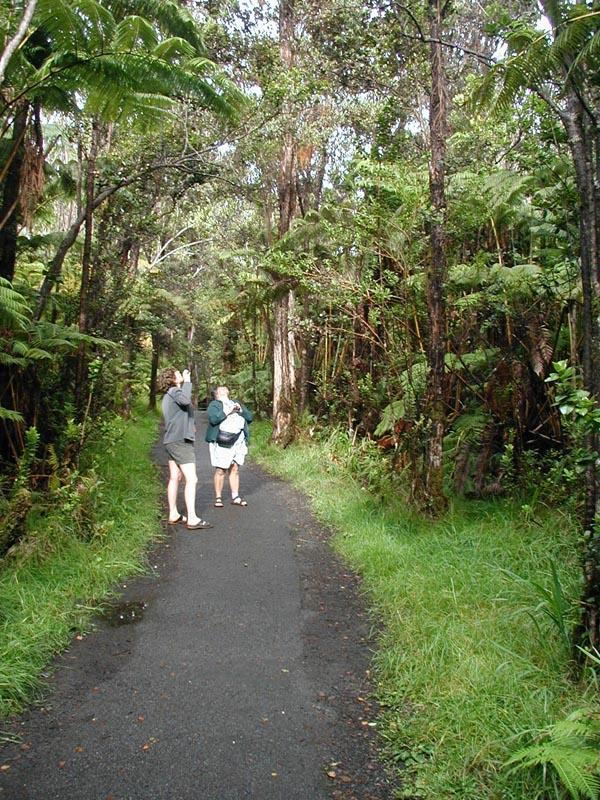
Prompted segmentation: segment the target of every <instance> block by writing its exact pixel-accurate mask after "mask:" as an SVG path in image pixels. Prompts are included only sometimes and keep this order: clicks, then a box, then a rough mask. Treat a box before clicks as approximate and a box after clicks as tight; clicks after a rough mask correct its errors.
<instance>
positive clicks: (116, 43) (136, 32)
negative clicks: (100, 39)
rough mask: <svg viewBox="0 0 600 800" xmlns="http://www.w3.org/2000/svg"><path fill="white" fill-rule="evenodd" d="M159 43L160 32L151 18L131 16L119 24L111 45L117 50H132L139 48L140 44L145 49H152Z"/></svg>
mask: <svg viewBox="0 0 600 800" xmlns="http://www.w3.org/2000/svg"><path fill="white" fill-rule="evenodd" d="M157 44H158V34H157V32H156V28H155V27H154V26H153V25H152V24H151V23H150V22H149V20H147V19H144V17H139V16H129V17H125V19H124V20H123V21H122V22H119V24H118V25H117V27H116V29H115V34H114V37H113V40H112V43H111V46H112V48H113V49H114V50H116V51H117V52H132V51H133V50H139V49H140V45H141V46H142V48H143V49H144V50H146V51H150V50H153V49H154V48H155V47H156V45H157Z"/></svg>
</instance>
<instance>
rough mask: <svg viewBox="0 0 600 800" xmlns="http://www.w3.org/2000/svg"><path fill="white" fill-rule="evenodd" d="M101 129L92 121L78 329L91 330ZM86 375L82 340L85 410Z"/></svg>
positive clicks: (79, 392)
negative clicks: (96, 193)
mask: <svg viewBox="0 0 600 800" xmlns="http://www.w3.org/2000/svg"><path fill="white" fill-rule="evenodd" d="M99 137H100V128H99V126H98V123H97V122H95V121H94V122H93V123H92V142H91V147H90V153H89V155H88V159H87V171H86V172H87V174H86V184H85V238H84V244H83V257H82V259H81V283H80V288H79V318H78V325H79V332H80V333H87V330H88V311H89V309H88V305H89V286H90V271H91V263H92V239H93V233H94V192H95V176H96V162H97V160H98V149H99ZM86 377H87V362H86V346H85V344H84V343H83V342H82V343H81V344H80V345H79V348H78V350H77V369H76V372H75V402H76V405H77V408H78V409H79V410H80V411H81V410H82V407H83V406H82V403H83V400H84V398H85V395H86V392H85V384H86Z"/></svg>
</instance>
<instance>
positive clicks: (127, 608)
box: [102, 600, 146, 627]
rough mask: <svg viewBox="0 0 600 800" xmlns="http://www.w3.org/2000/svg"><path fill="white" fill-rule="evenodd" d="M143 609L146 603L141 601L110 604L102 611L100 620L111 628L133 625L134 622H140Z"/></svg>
mask: <svg viewBox="0 0 600 800" xmlns="http://www.w3.org/2000/svg"><path fill="white" fill-rule="evenodd" d="M145 609H146V603H144V602H143V601H141V600H139V601H134V602H129V603H112V604H110V605H108V606H106V608H104V609H103V611H102V618H103V619H105V620H106V621H107V622H108V624H109V625H112V626H113V627H117V626H118V625H134V624H135V623H136V622H140V620H141V619H142V617H143V616H144V610H145Z"/></svg>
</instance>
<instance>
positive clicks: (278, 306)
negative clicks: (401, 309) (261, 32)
mask: <svg viewBox="0 0 600 800" xmlns="http://www.w3.org/2000/svg"><path fill="white" fill-rule="evenodd" d="M293 42H294V0H280V5H279V52H280V57H281V63H282V66H283V68H284V70H286V71H289V70H291V69H292V67H293V64H294V48H293ZM283 119H284V121H285V125H286V129H285V130H284V135H283V145H282V148H281V157H280V162H279V177H278V196H279V225H278V234H279V238H281V237H282V236H284V235H285V234H286V233H287V231H288V230H289V228H290V225H291V223H292V220H293V219H294V216H295V214H296V178H297V160H296V141H295V137H294V130H293V125H292V121H291V113H290V111H289V110H288V112H287V113H285V112H284V115H283ZM276 280H277V278H276ZM282 283H283V284H284V285H283V286H282V291H279V292H277V293H276V296H275V301H274V309H273V432H272V435H271V438H272V440H273V441H274V442H277V443H279V444H288V443H289V442H290V441H292V439H293V438H294V417H295V413H294V412H295V403H294V392H295V384H296V376H295V346H294V335H293V324H292V317H293V313H294V292H293V289H292V288H291V287H289V286H285V278H283V281H282Z"/></svg>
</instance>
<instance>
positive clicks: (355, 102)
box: [0, 0, 600, 675]
mask: <svg viewBox="0 0 600 800" xmlns="http://www.w3.org/2000/svg"><path fill="white" fill-rule="evenodd" d="M0 10H1V11H2V14H1V15H0V30H1V32H2V41H3V47H4V49H3V51H2V55H1V58H0V123H1V127H0V323H1V324H0V465H1V468H2V478H1V485H0V491H1V497H0V555H2V553H4V552H6V551H7V550H8V549H9V548H10V547H11V546H12V545H13V544H15V543H16V542H18V541H19V540H20V539H21V538H22V537H23V536H25V534H26V532H27V529H28V518H29V515H30V512H31V508H32V504H33V503H34V501H35V493H36V492H40V491H41V492H44V491H47V492H52V491H55V490H56V487H57V486H60V485H68V484H69V481H70V480H72V477H71V476H72V475H73V474H74V472H75V473H76V472H77V469H78V460H79V453H80V450H81V446H82V444H83V443H84V441H85V439H86V435H87V432H88V430H89V428H90V420H93V419H95V418H97V417H98V415H99V413H100V410H101V409H111V410H113V411H115V412H118V413H120V414H122V415H123V416H127V415H128V414H129V413H130V412H131V404H132V398H133V397H134V395H136V394H139V393H140V392H145V393H147V396H148V402H149V406H150V408H153V407H154V405H155V403H156V398H155V378H156V374H157V371H158V369H159V368H160V367H161V366H164V365H166V364H167V363H175V364H177V365H180V366H184V365H186V366H188V367H189V368H190V369H191V371H192V374H193V380H194V384H195V386H196V390H197V399H198V401H199V403H202V402H204V401H205V400H206V399H207V398H208V397H209V393H210V388H211V385H212V384H213V383H214V382H215V381H216V380H220V379H221V378H222V377H225V378H226V380H227V382H228V383H229V384H230V385H231V386H232V387H233V388H234V390H235V392H236V394H238V395H241V396H243V397H244V398H245V400H246V401H247V402H248V404H249V405H251V406H252V407H253V408H254V409H256V410H257V411H258V412H261V413H262V414H263V415H266V416H270V417H271V418H272V420H273V440H274V441H275V442H277V443H279V444H281V445H288V444H289V443H290V442H292V441H293V440H294V438H295V437H296V436H298V434H299V433H306V432H310V434H311V435H314V434H317V433H319V432H323V431H325V432H327V431H330V430H332V429H339V428H340V427H342V428H344V429H345V430H347V431H349V432H350V436H351V438H352V441H353V442H354V443H355V445H356V447H357V448H358V450H359V451H360V450H361V448H368V449H369V452H370V453H371V454H372V455H373V454H374V458H375V460H376V463H377V468H376V469H375V470H372V463H371V471H374V472H375V473H376V474H377V476H378V477H377V481H378V482H379V485H380V486H383V485H385V486H386V487H388V488H389V487H391V488H392V490H393V491H396V492H398V493H400V492H402V493H404V492H407V496H408V497H409V498H410V500H411V501H412V502H413V503H414V504H415V508H418V509H420V510H422V511H423V512H428V513H431V514H438V515H439V514H443V513H444V510H445V509H446V508H447V505H448V499H449V498H452V497H465V498H477V499H481V498H485V497H495V496H506V495H508V496H511V497H516V498H519V502H521V503H524V504H526V505H531V507H534V506H535V503H536V501H537V500H538V498H540V497H542V498H543V499H544V502H546V503H548V504H554V505H555V506H556V507H560V508H561V509H563V510H565V511H568V512H569V513H574V514H576V515H578V517H579V519H580V520H581V531H582V534H583V535H582V536H581V537H580V541H579V542H578V544H577V548H578V551H577V553H576V557H577V558H578V559H579V561H580V563H581V574H582V588H581V597H580V600H581V603H580V615H579V617H578V619H577V620H576V621H575V622H574V635H573V640H572V657H573V659H574V662H577V663H578V664H579V669H580V670H581V668H582V667H583V665H584V662H586V661H587V663H588V664H589V662H590V660H591V662H592V663H593V660H594V658H595V653H596V652H597V651H596V648H598V647H599V646H600V540H599V539H598V532H597V530H596V528H597V520H596V518H597V514H596V507H597V503H598V499H599V497H600V495H599V481H598V469H597V463H596V462H597V438H598V435H599V433H600V426H599V425H598V414H597V405H596V398H597V397H598V392H599V389H600V386H599V383H598V382H599V381H600V377H599V376H600V369H599V367H600V331H599V329H598V319H599V317H598V313H597V311H598V300H599V297H598V294H599V291H600V281H599V280H598V276H599V275H600V249H599V248H600V245H599V244H598V241H597V239H598V237H597V219H598V218H599V216H600V210H599V209H598V208H597V202H598V199H597V191H596V183H597V173H598V168H597V158H598V153H600V147H598V144H599V142H598V131H599V130H600V124H599V123H600V120H598V118H597V114H598V110H597V109H598V108H600V104H599V103H598V87H597V73H598V63H597V58H598V55H597V53H598V42H599V41H600V37H599V35H598V32H599V31H600V9H598V7H597V5H596V4H594V3H574V2H569V0H558V2H554V1H553V2H542V3H540V4H537V3H533V2H528V1H527V0H513V1H512V2H509V3H502V4H500V3H497V2H493V1H490V2H477V3H475V2H471V0H455V2H453V3H446V2H441V0H419V2H414V3H410V4H407V5H406V6H404V5H402V4H397V3H393V2H386V1H385V0H384V1H383V2H375V1H374V0H362V1H360V0H346V1H345V2H344V3H341V2H337V0H325V2H320V3H316V2H312V0H296V2H294V0H282V1H281V3H280V4H279V5H274V4H270V3H265V4H258V3H257V4H247V3H241V2H237V0H211V2H210V3H199V2H198V3H196V2H194V3H191V2H190V3H178V2H175V1H174V0H168V1H167V2H158V1H157V2H153V1H152V0H139V1H138V0H127V2H121V1H120V0H78V2H74V3H68V4H67V3H60V2H57V1H56V0H29V2H27V1H25V0H21V1H19V2H17V1H15V0H0ZM573 674H575V675H577V674H578V670H577V669H574V670H573Z"/></svg>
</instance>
